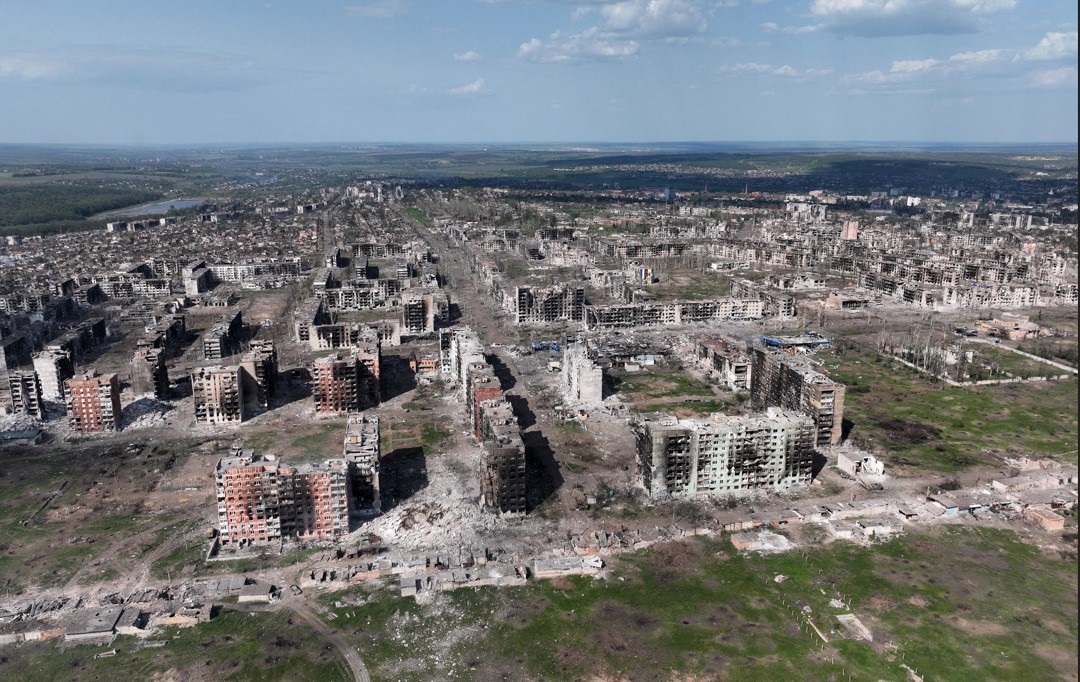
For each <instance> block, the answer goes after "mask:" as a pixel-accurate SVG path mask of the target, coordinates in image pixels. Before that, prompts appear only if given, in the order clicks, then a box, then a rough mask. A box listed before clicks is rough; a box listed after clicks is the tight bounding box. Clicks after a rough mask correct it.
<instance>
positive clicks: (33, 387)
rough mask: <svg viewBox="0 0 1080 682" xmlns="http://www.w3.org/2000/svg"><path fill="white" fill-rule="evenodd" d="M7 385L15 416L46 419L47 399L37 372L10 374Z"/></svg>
mask: <svg viewBox="0 0 1080 682" xmlns="http://www.w3.org/2000/svg"><path fill="white" fill-rule="evenodd" d="M7 385H8V393H9V395H10V396H11V406H12V409H13V411H14V413H15V414H25V415H29V416H31V417H33V418H34V419H45V399H44V398H43V397H42V393H41V380H40V379H39V378H38V374H37V372H8V375H7Z"/></svg>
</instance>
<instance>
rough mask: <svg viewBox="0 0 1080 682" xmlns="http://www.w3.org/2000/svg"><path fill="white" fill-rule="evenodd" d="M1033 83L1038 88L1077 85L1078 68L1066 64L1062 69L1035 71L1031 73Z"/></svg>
mask: <svg viewBox="0 0 1080 682" xmlns="http://www.w3.org/2000/svg"><path fill="white" fill-rule="evenodd" d="M1031 84H1032V85H1034V86H1035V87H1037V88H1054V87H1061V86H1072V87H1076V69H1075V68H1074V67H1071V66H1065V67H1062V68H1060V69H1047V70H1045V71H1035V72H1033V73H1032V74H1031Z"/></svg>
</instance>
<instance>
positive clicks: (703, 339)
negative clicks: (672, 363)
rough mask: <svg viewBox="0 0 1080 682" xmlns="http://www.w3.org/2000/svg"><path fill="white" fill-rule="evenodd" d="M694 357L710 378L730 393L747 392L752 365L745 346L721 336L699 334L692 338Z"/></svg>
mask: <svg viewBox="0 0 1080 682" xmlns="http://www.w3.org/2000/svg"><path fill="white" fill-rule="evenodd" d="M691 340H692V342H693V344H694V357H695V358H696V359H697V361H698V363H699V364H700V365H701V366H702V367H704V368H705V370H706V371H707V372H708V373H709V375H710V376H712V377H714V378H715V379H718V380H719V381H720V383H722V384H723V385H724V386H725V387H726V388H728V389H729V390H732V391H738V390H749V389H750V383H751V381H750V376H751V372H752V367H753V364H752V362H751V360H750V356H749V355H748V354H747V353H746V350H745V344H737V343H733V342H731V341H729V340H728V339H726V338H724V337H721V336H714V335H709V334H699V335H696V336H694V337H692V339H691Z"/></svg>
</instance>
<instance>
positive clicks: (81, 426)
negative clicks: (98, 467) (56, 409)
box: [64, 369, 123, 433]
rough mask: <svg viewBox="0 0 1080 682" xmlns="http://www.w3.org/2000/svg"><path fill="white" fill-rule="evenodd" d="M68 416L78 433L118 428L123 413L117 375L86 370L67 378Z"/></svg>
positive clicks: (65, 388)
mask: <svg viewBox="0 0 1080 682" xmlns="http://www.w3.org/2000/svg"><path fill="white" fill-rule="evenodd" d="M64 393H65V395H66V396H67V409H68V419H69V422H70V424H71V430H72V431H75V432H77V433H99V432H106V431H119V430H120V423H121V419H123V412H122V411H121V409H120V380H119V379H118V378H117V376H116V374H105V375H101V374H98V373H97V372H96V371H95V370H93V369H91V370H88V371H86V372H84V373H82V374H80V375H77V376H75V377H72V378H71V379H68V380H67V383H66V384H65V387H64Z"/></svg>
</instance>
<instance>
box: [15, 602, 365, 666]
mask: <svg viewBox="0 0 1080 682" xmlns="http://www.w3.org/2000/svg"><path fill="white" fill-rule="evenodd" d="M155 639H157V640H158V641H164V642H166V644H165V646H162V647H157V648H142V647H141V645H142V642H140V641H139V640H138V639H137V638H135V637H118V638H117V639H116V640H115V641H114V642H113V644H112V645H111V647H109V648H113V649H116V650H117V651H118V653H117V654H116V655H115V656H110V657H108V658H102V659H94V654H97V653H99V652H101V651H103V650H104V649H105V648H106V647H100V646H73V647H60V646H58V645H57V644H56V643H55V642H45V643H34V644H23V645H21V646H20V647H18V648H7V649H5V651H4V656H3V657H2V658H0V678H3V679H6V680H22V681H23V682H38V681H40V682H52V681H54V680H69V681H70V682H91V681H96V680H101V681H111V680H116V679H119V678H125V679H132V680H135V679H139V680H143V679H145V680H176V681H177V682H179V681H181V680H184V681H188V680H235V681H237V682H240V681H243V680H250V681H251V682H255V681H259V682H262V681H266V680H289V681H292V680H310V681H312V682H337V681H339V680H344V679H348V674H347V669H346V668H345V665H344V662H343V661H341V659H340V656H339V654H338V652H337V651H335V650H334V649H333V648H328V646H327V645H326V644H325V643H324V642H323V641H322V640H320V639H319V635H318V634H317V633H316V632H315V631H314V630H312V629H311V627H310V626H308V625H306V624H305V623H304V622H303V621H302V620H300V619H299V618H298V617H296V616H292V615H291V614H289V613H288V612H278V613H236V612H229V611H224V612H222V613H219V614H218V615H217V617H215V618H214V619H213V620H211V621H210V622H209V623H205V624H203V625H199V626H197V627H194V628H187V629H177V628H169V629H167V630H166V631H164V632H162V633H160V634H159V635H158V636H157V637H156V638H155Z"/></svg>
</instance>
